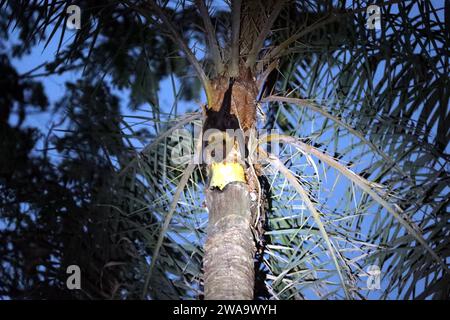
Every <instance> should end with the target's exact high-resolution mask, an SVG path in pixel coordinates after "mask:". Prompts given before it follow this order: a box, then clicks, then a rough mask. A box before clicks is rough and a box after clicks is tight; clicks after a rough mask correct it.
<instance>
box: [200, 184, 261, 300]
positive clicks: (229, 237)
mask: <svg viewBox="0 0 450 320" xmlns="http://www.w3.org/2000/svg"><path fill="white" fill-rule="evenodd" d="M206 192H207V193H206V199H207V206H208V210H209V222H208V228H207V240H206V244H205V257H204V260H203V266H204V271H205V273H204V289H205V299H207V300H251V299H253V291H254V282H255V271H254V261H253V258H254V254H255V250H256V249H255V243H254V240H253V235H252V231H251V227H250V224H251V211H250V204H251V202H250V196H249V192H248V186H247V185H246V184H244V183H240V182H239V183H231V184H229V185H228V186H227V187H226V188H225V189H224V190H222V191H220V190H207V191H206Z"/></svg>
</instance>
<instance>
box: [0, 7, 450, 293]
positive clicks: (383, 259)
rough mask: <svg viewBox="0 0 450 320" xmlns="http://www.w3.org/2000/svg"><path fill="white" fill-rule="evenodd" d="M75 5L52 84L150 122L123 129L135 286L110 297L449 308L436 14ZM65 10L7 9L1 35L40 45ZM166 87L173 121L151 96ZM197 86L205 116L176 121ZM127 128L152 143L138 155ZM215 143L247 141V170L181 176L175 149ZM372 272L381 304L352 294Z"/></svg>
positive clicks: (124, 196) (442, 84)
mask: <svg viewBox="0 0 450 320" xmlns="http://www.w3.org/2000/svg"><path fill="white" fill-rule="evenodd" d="M4 3H6V5H4ZM70 4H72V3H70ZM75 4H78V5H79V6H80V8H81V9H82V12H83V19H82V21H83V26H82V28H81V30H79V31H77V32H76V33H75V36H74V37H73V41H72V42H71V43H70V44H68V45H66V47H63V45H61V44H62V43H63V39H64V31H63V32H62V34H61V37H60V41H59V43H60V46H61V51H59V53H58V55H57V56H56V59H55V62H54V64H52V65H50V67H48V69H49V72H51V73H52V72H62V71H64V70H65V69H63V68H66V69H67V68H78V69H80V68H85V73H84V75H85V77H86V78H87V79H88V81H91V82H92V81H93V79H97V80H98V79H99V78H100V79H101V80H102V81H103V79H104V77H105V75H107V74H109V75H110V76H111V77H112V80H111V82H112V83H113V85H115V86H116V87H119V88H123V87H125V88H128V89H130V90H131V102H132V103H133V104H135V105H136V106H138V105H141V104H142V103H143V102H146V103H148V104H149V105H150V106H151V110H152V115H151V116H137V117H135V116H134V115H131V116H130V117H126V116H122V117H121V120H120V123H121V128H122V132H121V137H120V141H121V142H120V143H125V144H126V145H127V147H128V149H127V150H131V151H128V152H127V153H126V154H122V153H120V154H118V153H114V157H113V158H110V159H109V160H110V161H111V165H112V166H113V167H114V168H115V174H114V178H113V180H112V182H110V185H113V186H114V188H115V190H116V195H115V197H114V199H111V198H110V197H106V200H105V199H102V200H101V202H102V203H101V204H102V206H106V207H108V208H110V219H112V220H114V221H117V224H116V226H115V227H114V229H111V230H109V232H112V233H120V234H121V238H120V239H122V240H121V241H127V242H129V243H131V244H132V247H134V249H135V250H136V252H139V254H135V255H134V258H133V262H132V263H128V264H127V263H125V262H123V264H124V265H126V266H127V267H126V268H124V269H123V272H124V274H126V275H127V276H126V277H128V278H129V277H130V274H131V275H136V274H137V275H138V276H137V277H135V278H137V279H136V280H135V283H136V285H132V286H131V285H128V286H124V290H125V291H124V292H122V293H120V290H116V291H114V292H113V296H124V297H133V296H137V292H139V295H140V297H142V298H180V297H181V298H186V297H199V296H202V295H203V294H204V298H205V299H253V298H272V299H306V298H322V299H326V298H346V299H352V298H356V299H358V298H362V299H364V298H367V297H374V296H376V297H379V298H395V297H398V298H430V297H431V298H448V296H449V290H450V287H449V270H448V262H447V260H448V256H449V251H448V241H447V239H448V236H449V228H448V223H447V222H448V213H447V208H448V160H449V156H448V154H447V151H448V150H447V144H448V135H449V130H448V115H447V113H448V99H449V92H448V87H449V83H448V82H449V80H448V74H449V70H448V67H449V55H448V49H447V48H448V44H449V37H448V33H446V32H445V23H444V10H447V9H448V8H444V5H443V4H442V5H439V4H438V5H434V4H432V3H431V2H429V1H385V2H383V1H376V4H377V6H378V8H379V9H380V14H381V20H380V24H379V26H378V25H377V26H376V28H373V26H374V25H372V24H371V23H370V22H369V20H370V19H369V18H370V16H371V15H372V14H373V12H372V11H371V10H372V9H373V8H369V7H368V5H366V4H365V2H364V1H361V3H360V2H359V1H353V2H350V3H349V2H348V1H340V0H339V1H331V0H329V1H325V0H324V1H288V0H280V1H264V2H262V1H251V0H247V1H245V0H243V1H241V0H236V1H223V2H222V1H217V2H216V1H213V2H212V3H210V4H208V3H206V2H205V1H204V0H196V1H182V0H180V1H175V2H173V1H161V2H158V1H156V0H145V1H137V0H136V1H133V0H124V1H106V0H104V1H96V3H95V5H94V4H93V3H92V2H91V1H89V2H88V1H76V2H75ZM68 5H69V3H68V2H67V3H66V2H64V1H63V2H61V1H33V2H32V3H31V4H28V2H27V3H25V2H24V3H22V2H20V1H19V2H17V1H3V6H4V7H5V9H4V11H5V14H7V15H8V16H9V20H10V21H15V22H16V23H17V24H18V25H19V26H22V29H25V28H24V25H28V24H30V23H35V24H34V26H35V27H34V28H31V29H32V31H31V32H29V34H30V33H31V34H32V35H33V36H34V37H38V36H42V37H44V36H45V35H46V34H48V33H49V34H50V35H49V36H48V38H47V43H48V42H49V41H51V39H52V38H53V36H54V34H55V32H56V30H57V29H58V28H59V27H60V26H61V25H62V24H63V23H64V22H65V20H66V19H67V15H66V12H65V9H66V8H67V6H68ZM373 10H375V9H373ZM32 12H33V15H32V14H31V13H32ZM29 20H31V22H30V21H29ZM52 24H53V27H52V28H50V29H49V30H51V31H50V32H48V31H47V30H48V28H49V27H50V26H52ZM378 27H379V28H378ZM377 28H378V29H377ZM29 34H28V36H29ZM64 61H66V62H65V64H64V63H63V62H64ZM99 74H100V76H99ZM192 74H194V75H195V78H193V77H192ZM165 76H169V79H170V83H171V84H172V88H173V95H174V104H173V106H172V107H167V106H166V107H165V106H162V105H161V104H160V103H159V99H158V95H157V89H158V83H159V82H160V81H161V80H162V79H163V77H165ZM176 80H177V81H178V82H179V85H178V86H177V83H176V82H177V81H176ZM199 84H200V86H201V88H202V89H203V92H204V99H205V101H202V102H199V103H197V104H192V106H193V107H192V109H194V110H197V111H195V112H188V111H185V112H181V114H179V113H180V111H179V107H178V103H179V101H180V100H181V99H182V98H183V97H185V98H187V99H188V100H191V101H192V100H194V99H192V98H193V97H194V96H195V94H196V92H197V91H198V90H196V88H198V87H199ZM192 109H191V110H192ZM133 119H140V120H142V121H144V123H145V124H146V126H147V127H150V128H151V129H150V133H151V137H150V142H149V143H147V144H146V145H145V146H144V147H143V148H142V149H141V150H138V149H137V144H136V143H137V142H138V141H137V140H138V139H141V138H142V137H141V136H140V134H139V132H138V131H137V130H135V128H136V127H139V126H138V125H137V124H136V123H133V122H132V121H133ZM201 120H203V121H201ZM149 124H150V125H149ZM198 128H202V129H200V130H199V129H198ZM209 128H214V129H219V130H220V131H225V130H226V129H242V131H243V133H244V134H245V135H246V138H245V139H244V140H241V141H244V143H245V148H244V149H242V148H241V149H239V148H238V149H236V148H234V149H233V150H231V151H232V152H231V153H232V154H234V153H239V150H241V152H240V155H241V156H245V157H244V161H241V162H238V161H237V160H236V159H231V158H227V159H226V161H225V162H221V161H218V162H217V161H216V162H215V163H212V164H208V165H206V166H205V165H203V164H201V165H199V164H197V163H196V162H195V161H188V162H187V163H186V162H183V161H181V162H177V161H173V160H174V159H173V157H171V156H173V154H174V152H175V153H177V151H178V150H179V148H180V146H185V147H186V146H187V147H188V149H189V150H194V151H197V150H198V149H200V148H201V147H203V145H202V143H203V141H204V140H205V137H204V136H203V137H202V133H203V131H204V130H206V129H209ZM262 129H276V131H277V132H276V133H273V132H269V133H268V134H265V135H260V134H258V132H261V131H262ZM194 133H195V136H194V139H192V138H189V137H192V135H194ZM197 133H199V134H198V135H197ZM111 136H113V135H112V134H111ZM181 137H183V138H184V139H183V141H184V142H182V143H181V142H180V141H181V140H180V139H181ZM221 139H222V138H221ZM141 140H142V139H141ZM206 140H207V141H206V142H208V143H209V144H208V145H211V144H212V142H213V141H212V140H208V139H206ZM224 140H225V141H229V140H230V136H227V135H224ZM143 141H146V142H147V141H148V140H145V139H144V140H143ZM221 141H222V140H221ZM274 141H275V142H276V144H272V145H271V147H269V148H266V146H267V145H268V144H270V143H272V142H274ZM183 143H184V145H183ZM232 144H233V143H232ZM111 147H112V146H111V144H109V145H108V148H111ZM274 148H275V149H276V148H278V150H274ZM107 150H108V149H107ZM275 151H277V152H275ZM105 154H108V152H105ZM256 155H258V156H259V157H258V158H257V157H256ZM224 171H226V172H231V173H224ZM228 174H229V175H228ZM105 201H106V202H105ZM107 202H110V203H107ZM205 209H206V210H205ZM206 213H207V214H206ZM206 223H207V227H206ZM123 239H125V240H123ZM121 263H122V262H121ZM106 266H107V267H108V268H109V267H112V268H113V267H115V266H116V265H115V264H114V262H113V261H111V263H109V264H107V265H106ZM369 266H370V268H369V269H368V267H369ZM372 267H375V269H377V268H378V269H379V270H380V272H381V275H382V277H381V286H382V288H383V291H371V290H370V289H373V288H372V287H369V288H368V287H367V285H366V283H365V280H364V281H362V280H361V279H366V278H369V279H373V274H372V273H371V272H372V271H371V270H374V269H373V268H372ZM378 269H377V270H378ZM368 270H369V271H368ZM364 277H366V278H364ZM131 278H133V277H131ZM139 279H141V281H139ZM119 282H120V281H119ZM118 286H119V287H120V284H119V285H118ZM375 289H376V288H375Z"/></svg>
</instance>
